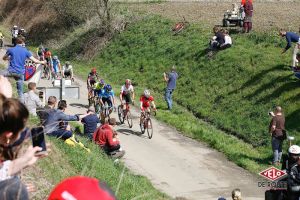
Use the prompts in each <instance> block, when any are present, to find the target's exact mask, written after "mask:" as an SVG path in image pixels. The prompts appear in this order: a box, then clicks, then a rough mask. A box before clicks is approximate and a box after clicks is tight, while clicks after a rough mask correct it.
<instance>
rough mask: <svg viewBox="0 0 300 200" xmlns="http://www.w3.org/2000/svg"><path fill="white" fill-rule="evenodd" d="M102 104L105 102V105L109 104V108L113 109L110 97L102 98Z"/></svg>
mask: <svg viewBox="0 0 300 200" xmlns="http://www.w3.org/2000/svg"><path fill="white" fill-rule="evenodd" d="M102 102H103V104H105V103H107V104H108V106H109V107H113V104H112V101H111V98H110V97H108V98H106V97H102Z"/></svg>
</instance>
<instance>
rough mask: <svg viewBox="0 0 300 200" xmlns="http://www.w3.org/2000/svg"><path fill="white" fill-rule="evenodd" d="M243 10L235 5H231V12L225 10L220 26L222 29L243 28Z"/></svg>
mask: <svg viewBox="0 0 300 200" xmlns="http://www.w3.org/2000/svg"><path fill="white" fill-rule="evenodd" d="M244 15H245V13H244V8H243V7H240V8H238V6H237V5H236V4H233V9H232V10H227V11H226V12H225V13H224V17H223V21H222V24H223V26H224V27H229V26H239V27H243V25H244V17H245V16H244Z"/></svg>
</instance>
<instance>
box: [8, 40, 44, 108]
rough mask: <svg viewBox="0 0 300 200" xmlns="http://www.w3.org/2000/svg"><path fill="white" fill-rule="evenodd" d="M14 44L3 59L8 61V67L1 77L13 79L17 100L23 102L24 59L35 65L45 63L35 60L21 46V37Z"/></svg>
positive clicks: (22, 42)
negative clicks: (15, 85)
mask: <svg viewBox="0 0 300 200" xmlns="http://www.w3.org/2000/svg"><path fill="white" fill-rule="evenodd" d="M16 43H17V45H16V46H15V47H13V48H10V49H8V50H7V51H6V54H5V55H4V57H3V60H7V61H9V66H8V69H7V70H5V71H3V72H2V75H3V76H6V77H14V79H15V80H16V84H17V92H18V96H19V99H20V101H21V102H24V96H23V86H24V74H25V61H26V59H30V60H32V61H33V62H34V63H37V64H46V62H45V61H39V60H37V59H36V58H34V57H33V56H32V54H31V53H30V52H29V51H28V50H27V49H26V48H25V47H23V46H22V44H24V38H23V37H17V38H16Z"/></svg>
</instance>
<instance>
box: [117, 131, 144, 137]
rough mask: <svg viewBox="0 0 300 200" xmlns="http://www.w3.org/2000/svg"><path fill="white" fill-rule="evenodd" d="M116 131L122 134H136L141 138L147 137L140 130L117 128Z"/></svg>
mask: <svg viewBox="0 0 300 200" xmlns="http://www.w3.org/2000/svg"><path fill="white" fill-rule="evenodd" d="M117 131H118V132H120V133H122V134H124V135H136V136H139V137H142V138H148V137H147V136H145V135H143V134H142V133H141V132H140V131H134V130H130V129H118V130H117Z"/></svg>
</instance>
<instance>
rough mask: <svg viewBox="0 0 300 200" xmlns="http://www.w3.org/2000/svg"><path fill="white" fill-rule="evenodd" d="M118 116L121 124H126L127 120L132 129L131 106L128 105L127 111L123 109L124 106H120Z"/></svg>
mask: <svg viewBox="0 0 300 200" xmlns="http://www.w3.org/2000/svg"><path fill="white" fill-rule="evenodd" d="M118 116H119V120H120V123H121V124H124V122H125V120H126V121H127V123H128V126H129V128H132V126H133V122H132V117H131V112H130V107H129V104H126V108H125V109H123V104H121V105H119V106H118Z"/></svg>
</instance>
